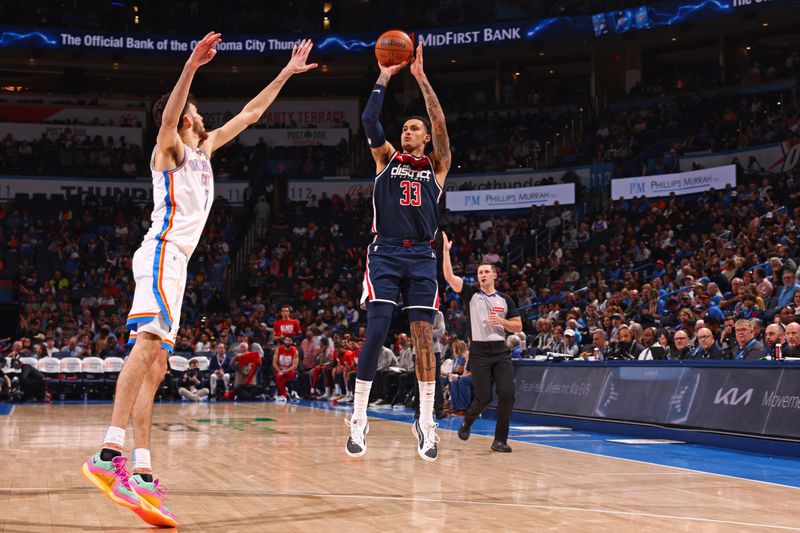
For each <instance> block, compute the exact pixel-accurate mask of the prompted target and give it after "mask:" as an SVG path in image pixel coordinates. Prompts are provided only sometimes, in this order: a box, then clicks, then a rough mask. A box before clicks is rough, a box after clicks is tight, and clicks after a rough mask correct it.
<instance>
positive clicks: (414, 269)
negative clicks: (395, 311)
mask: <svg viewBox="0 0 800 533" xmlns="http://www.w3.org/2000/svg"><path fill="white" fill-rule="evenodd" d="M387 243H390V244H387ZM401 301H402V308H403V309H431V310H434V311H436V310H438V309H439V283H438V281H437V280H436V252H434V251H433V248H431V245H430V243H429V242H427V241H424V242H418V241H413V242H412V241H403V240H402V239H383V238H379V239H376V241H375V242H373V243H372V244H370V245H369V246H368V247H367V265H366V272H365V273H364V291H363V293H362V295H361V305H362V307H366V303H367V302H384V303H390V304H393V305H395V306H398V305H400V302H401Z"/></svg>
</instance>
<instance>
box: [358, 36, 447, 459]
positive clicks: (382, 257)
mask: <svg viewBox="0 0 800 533" xmlns="http://www.w3.org/2000/svg"><path fill="white" fill-rule="evenodd" d="M407 64H408V61H406V62H403V63H401V64H399V65H394V66H384V65H381V64H380V63H379V64H378V65H379V67H380V71H381V73H380V76H378V81H377V83H376V84H375V87H374V88H373V90H372V93H371V94H370V97H369V100H368V102H367V105H366V107H365V109H364V112H363V114H362V115H361V122H362V124H363V126H364V131H365V132H366V134H367V142H368V143H369V146H370V149H371V150H372V157H373V158H374V159H375V166H376V174H377V177H376V178H375V186H374V191H373V202H374V204H373V205H374V215H373V220H372V232H373V233H374V234H375V239H374V240H373V242H372V244H370V245H369V247H368V249H367V262H366V273H365V275H364V294H363V296H362V303H366V304H367V335H366V340H365V342H364V346H363V348H362V349H361V354H360V356H359V360H358V373H357V376H356V378H357V379H356V386H355V398H354V402H353V403H354V409H353V416H352V418H351V419H350V420H347V421H346V422H347V424H348V425H349V427H350V436H349V437H348V439H347V443H346V445H345V451H346V452H347V454H348V455H350V456H351V457H360V456H362V455H364V453H366V451H367V442H366V436H367V433H368V431H369V425H368V423H367V404H368V403H369V392H370V388H371V386H372V380H373V378H374V377H375V371H376V368H377V364H378V357H379V355H380V351H381V348H382V346H383V343H384V342H385V340H386V334H387V333H388V331H389V326H390V323H391V319H392V314H393V313H394V309H395V308H396V307H397V305H398V301H399V300H398V296H399V295H400V293H402V296H403V300H402V301H403V304H404V307H403V310H405V311H406V312H407V313H408V320H409V323H410V326H411V336H412V338H413V340H414V346H415V350H416V374H417V379H418V380H419V390H420V416H419V419H418V420H417V421H416V422H415V423H414V425H413V426H412V429H413V431H414V436H415V437H416V438H417V453H418V454H419V456H420V457H421V458H422V459H424V460H425V461H435V460H436V458H437V455H438V450H437V444H436V443H437V441H438V437H437V435H436V431H435V430H436V424H435V423H434V420H433V399H434V390H435V383H436V359H435V357H434V353H433V320H434V318H435V316H436V310H437V309H438V307H439V298H438V296H439V286H438V283H437V281H436V253H435V252H434V250H433V248H432V246H431V242H432V241H433V240H434V238H435V236H436V230H437V227H438V221H439V207H438V203H439V199H440V197H441V195H442V191H443V189H444V182H445V178H446V176H447V172H448V170H450V140H449V138H448V136H447V127H446V124H445V118H444V113H443V112H442V106H441V104H439V99H438V98H437V97H436V94H435V93H434V92H433V89H432V88H431V84H430V82H429V81H428V78H427V76H426V75H425V71H424V69H423V59H422V43H419V45H418V46H417V53H416V58H414V60H413V61H412V62H411V74H412V75H413V76H414V78H416V80H417V83H419V87H420V89H421V91H422V95H423V97H424V99H425V107H426V108H427V110H428V117H429V118H430V122H429V121H428V120H426V119H425V118H423V117H411V118H409V119H407V120H406V121H405V123H404V124H403V129H402V137H401V141H400V143H401V144H400V145H401V149H400V150H398V149H396V148H395V147H394V146H392V144H391V143H389V142H388V141H387V140H386V136H385V135H384V132H383V128H382V127H381V124H380V122H379V120H378V119H379V116H380V111H381V106H382V105H383V98H384V94H385V93H386V86H387V85H388V84H389V80H390V79H391V78H392V76H394V75H395V74H397V73H398V72H400V71H401V70H402V69H403V68H404V67H405V66H406V65H407ZM431 140H432V141H433V152H432V153H431V154H430V155H425V147H426V145H427V144H428V143H429V142H431Z"/></svg>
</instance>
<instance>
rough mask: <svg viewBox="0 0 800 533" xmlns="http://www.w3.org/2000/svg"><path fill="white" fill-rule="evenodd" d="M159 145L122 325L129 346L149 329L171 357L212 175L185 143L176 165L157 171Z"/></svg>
mask: <svg viewBox="0 0 800 533" xmlns="http://www.w3.org/2000/svg"><path fill="white" fill-rule="evenodd" d="M157 150H158V146H156V147H155V148H153V155H152V157H151V158H150V170H151V172H152V174H153V203H154V206H153V213H152V215H151V217H150V218H151V223H150V230H149V231H148V232H147V235H145V237H144V241H143V242H142V246H141V247H140V248H139V249H138V250H137V251H136V253H135V254H134V255H133V277H134V280H135V281H136V291H135V292H134V295H133V305H132V306H131V311H130V314H128V320H127V323H126V325H127V326H128V328H129V329H130V330H131V335H130V338H129V339H128V344H134V343H135V342H136V338H137V337H138V336H139V333H141V332H143V331H147V332H150V333H153V334H154V335H157V336H158V337H159V338H160V339H161V347H162V348H163V349H165V350H167V352H169V353H171V352H172V349H173V347H174V346H175V337H176V336H177V334H178V322H179V320H180V316H181V304H182V303H183V292H184V289H185V286H186V265H187V264H188V262H189V258H190V257H191V255H192V253H193V252H194V249H195V248H196V247H197V243H198V242H199V241H200V235H202V233H203V228H204V227H205V225H206V220H207V219H208V214H209V213H210V212H211V203H212V202H213V199H214V174H213V171H212V170H211V162H210V158H209V156H208V154H207V153H206V152H205V151H204V150H203V148H200V147H198V148H192V147H191V146H189V145H188V144H184V145H183V158H182V160H181V162H180V164H179V165H178V166H177V167H175V168H173V169H169V170H164V171H160V170H156V165H155V158H156V152H157Z"/></svg>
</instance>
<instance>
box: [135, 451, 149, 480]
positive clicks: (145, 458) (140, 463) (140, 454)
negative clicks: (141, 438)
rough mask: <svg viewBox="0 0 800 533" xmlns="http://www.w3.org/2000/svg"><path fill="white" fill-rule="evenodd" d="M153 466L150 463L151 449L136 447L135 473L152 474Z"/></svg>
mask: <svg viewBox="0 0 800 533" xmlns="http://www.w3.org/2000/svg"><path fill="white" fill-rule="evenodd" d="M152 471H153V467H152V466H151V465H150V450H148V449H147V448H134V450H133V473H134V474H137V473H138V474H150V473H151V472H152Z"/></svg>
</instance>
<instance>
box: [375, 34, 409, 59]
mask: <svg viewBox="0 0 800 533" xmlns="http://www.w3.org/2000/svg"><path fill="white" fill-rule="evenodd" d="M413 53H414V42H413V41H412V40H411V37H409V36H408V34H407V33H406V32H404V31H400V30H389V31H387V32H384V33H383V34H382V35H381V36H380V37H378V40H377V41H376V42H375V57H377V58H378V63H380V64H381V65H383V66H384V67H391V66H394V65H399V64H400V63H402V62H404V61H409V60H411V56H412V55H413Z"/></svg>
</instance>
